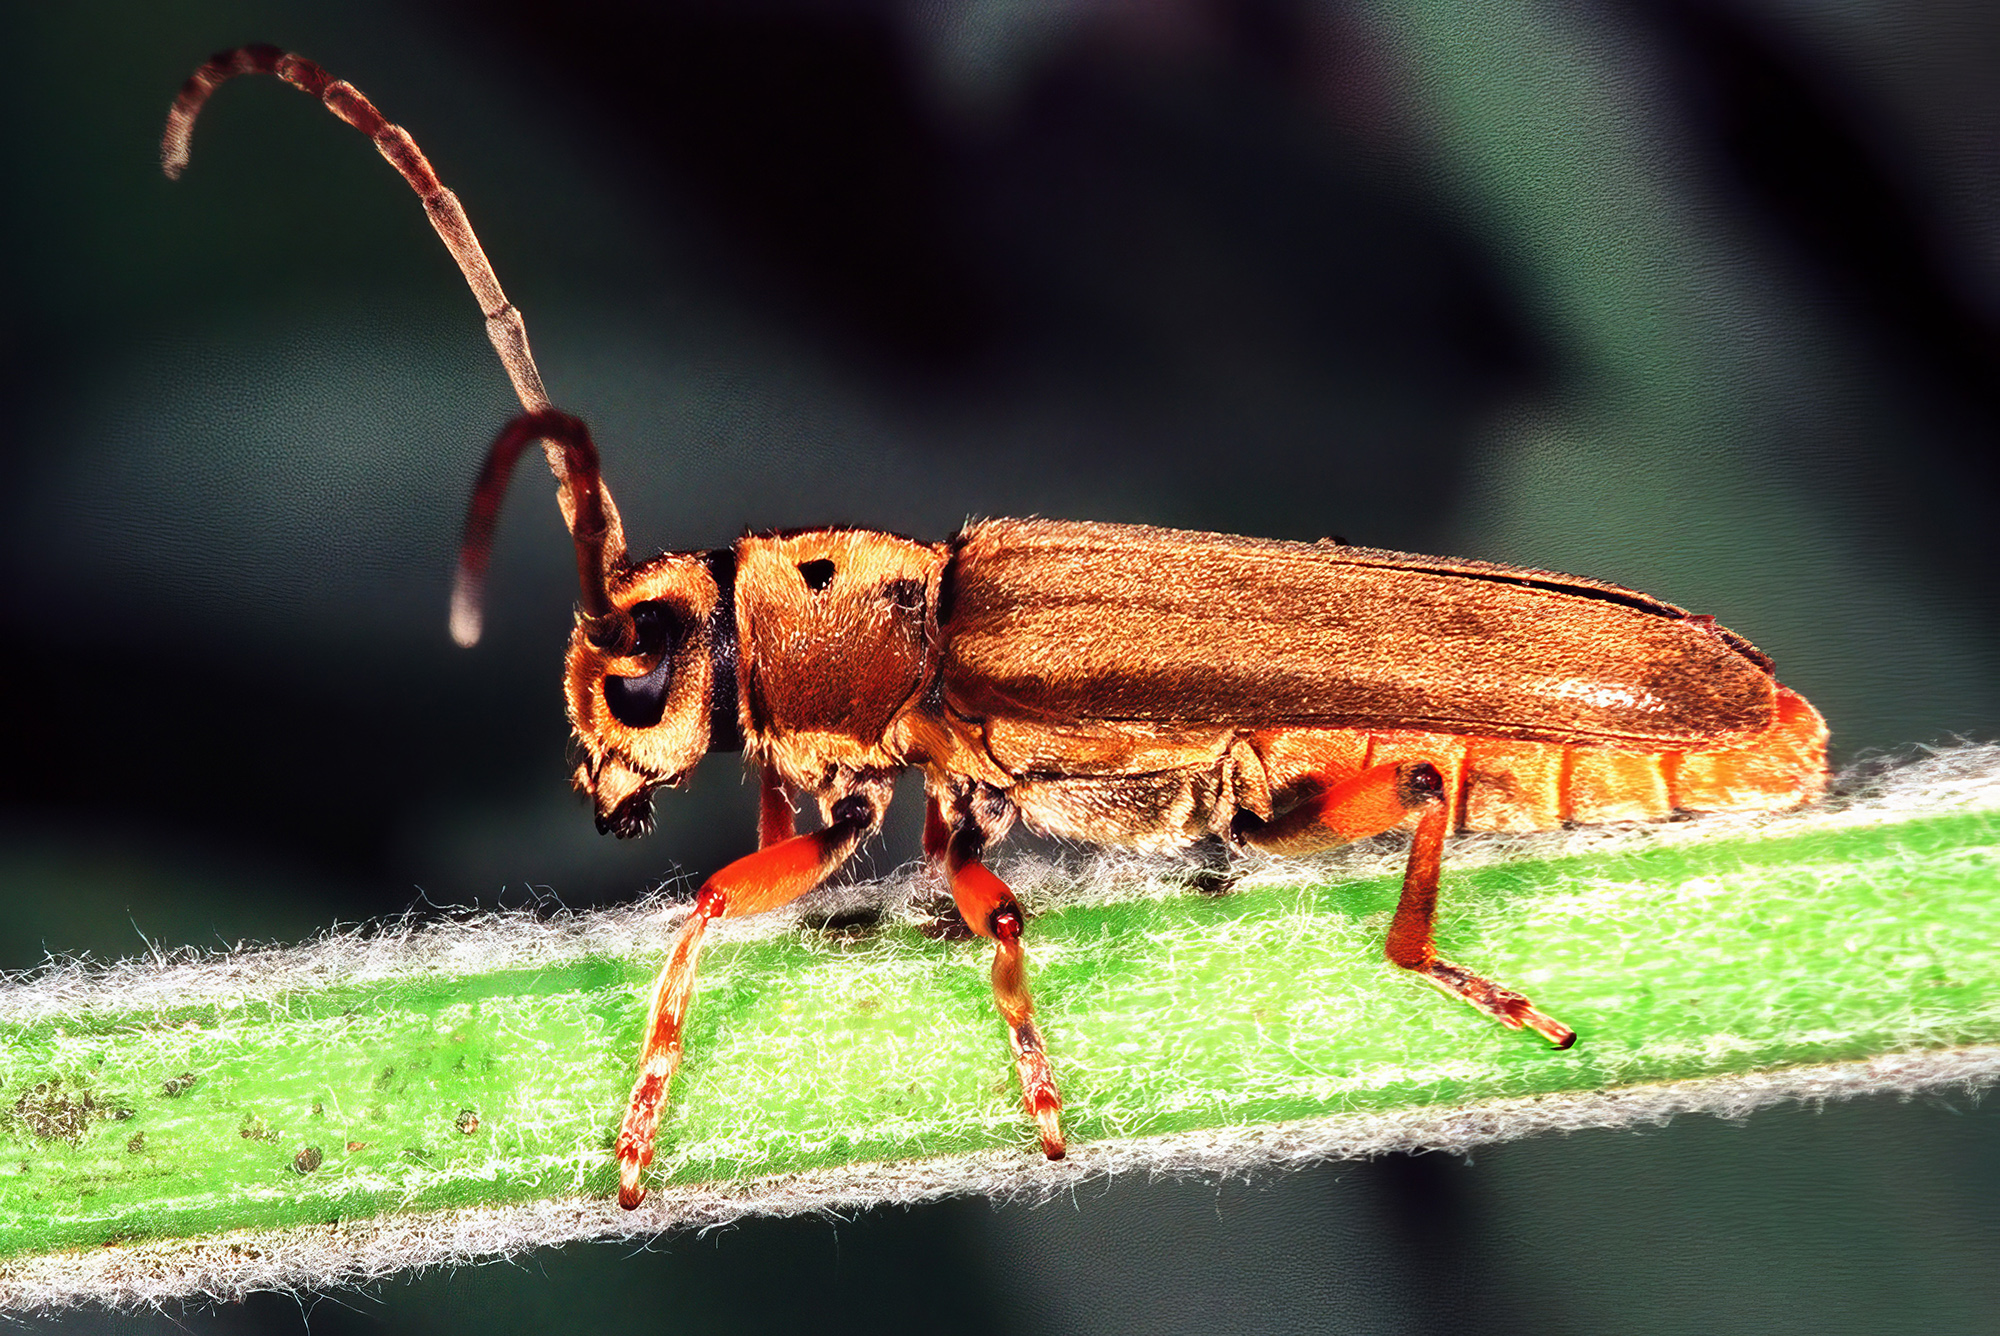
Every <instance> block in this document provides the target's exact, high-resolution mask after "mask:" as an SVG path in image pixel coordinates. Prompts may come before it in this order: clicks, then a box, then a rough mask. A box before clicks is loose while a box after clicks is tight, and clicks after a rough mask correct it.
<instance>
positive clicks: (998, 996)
mask: <svg viewBox="0 0 2000 1336" xmlns="http://www.w3.org/2000/svg"><path fill="white" fill-rule="evenodd" d="M982 842H983V841H982V838H981V836H980V834H979V832H978V831H977V830H976V829H975V828H973V827H971V826H966V827H964V828H962V829H960V830H959V831H958V833H957V834H955V835H953V836H952V837H951V838H950V841H949V843H948V846H947V848H946V850H945V866H946V868H947V871H948V874H949V875H950V877H951V897H952V899H953V900H954V901H956V902H957V904H958V912H959V913H960V914H962V915H964V916H965V923H966V926H967V927H969V928H971V929H972V930H973V931H974V932H975V933H978V934H979V935H980V936H981V937H990V938H992V939H993V1001H994V1002H995V1003H996V1004H997V1005H998V1006H999V1008H1000V1015H1001V1017H1002V1018H1003V1019H1004V1020H1005V1021H1006V1022H1007V1042H1008V1044H1009V1045H1011V1046H1012V1048H1013V1050H1014V1070H1015V1071H1016V1072H1017V1073H1019V1075H1020V1078H1021V1102H1022V1104H1023V1105H1025V1106H1026V1107H1027V1110H1028V1115H1029V1117H1031V1118H1033V1119H1034V1120H1035V1127H1036V1130H1038V1131H1039V1132H1040V1133H1041V1137H1042V1153H1043V1154H1044V1155H1046V1156H1048V1157H1049V1158H1050V1159H1051V1160H1060V1159H1061V1158H1062V1157H1063V1156H1064V1154H1065V1153H1066V1148H1065V1147H1064V1145H1063V1134H1062V1121H1061V1114H1062V1095H1061V1094H1060V1093H1059V1092H1058V1091H1057V1090H1056V1078H1055V1073H1054V1072H1053V1071H1051V1070H1050V1068H1049V1055H1048V1049H1047V1047H1046V1046H1045V1045H1044V1044H1043V1043H1042V1032H1041V1031H1040V1030H1039V1029H1038V1028H1036V1025H1035V1004H1034V1000H1033V999H1032V998H1030V997H1029V996H1028V962H1027V956H1026V954H1025V953H1024V952H1023V951H1022V950H1021V929H1022V926H1023V925H1024V924H1025V923H1026V921H1027V916H1026V915H1024V914H1023V913H1022V912H1021V904H1020V902H1019V901H1018V900H1016V899H1015V898H1014V893H1013V892H1012V891H1010V890H1008V889H1007V883H1005V882H1003V881H1001V880H1000V878H998V877H996V876H994V875H993V873H992V871H991V870H990V869H989V868H987V866H986V865H985V864H984V863H982V862H980V861H979V853H980V846H981V844H982Z"/></svg>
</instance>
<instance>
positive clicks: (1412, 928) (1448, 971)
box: [1386, 797, 1576, 1048]
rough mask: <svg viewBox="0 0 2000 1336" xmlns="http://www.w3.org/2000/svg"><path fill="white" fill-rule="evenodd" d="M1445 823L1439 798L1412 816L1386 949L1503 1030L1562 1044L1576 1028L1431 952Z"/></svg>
mask: <svg viewBox="0 0 2000 1336" xmlns="http://www.w3.org/2000/svg"><path fill="white" fill-rule="evenodd" d="M1450 822H1451V806H1450V804H1448V803H1446V802H1444V801H1443V800H1442V798H1441V797H1440V798H1439V799H1438V800H1437V801H1435V802H1433V803H1432V804H1431V805H1430V806H1429V807H1427V808H1426V809H1425V810H1424V814H1423V816H1421V817H1420V818H1418V820H1417V833H1416V836H1415V838H1414V839H1412V840H1411V842H1410V862H1409V866H1408V868H1406V869H1405V871H1404V873H1403V895H1402V898H1401V899H1400V900H1398V901H1397V902H1396V917H1395V920H1394V921H1393V922H1392V923H1391V924H1390V925H1389V940H1388V942H1387V943H1386V954H1387V955H1388V957H1389V959H1390V960H1391V961H1392V962H1393V963H1395V964H1397V965H1401V966H1402V967H1403V968H1404V969H1406V970H1411V971H1413V972H1415V973H1416V974H1417V975H1418V976H1419V977H1420V978H1422V979H1424V980H1426V981H1427V982H1429V983H1432V984H1435V985H1436V986H1437V987H1438V988H1440V989H1442V990H1443V991H1445V992H1447V993H1449V994H1451V995H1452V996H1453V997H1459V998H1463V999H1465V1001H1467V1002H1470V1003H1471V1004H1472V1005H1473V1006H1474V1007H1476V1008H1478V1009H1479V1010H1480V1011H1483V1012H1485V1013H1486V1014H1487V1015H1489V1016H1491V1017H1493V1019H1495V1020H1497V1021H1499V1022H1500V1023H1501V1024H1502V1025H1504V1026H1506V1027H1507V1028H1508V1029H1510V1030H1518V1029H1521V1028H1522V1027H1523V1026H1526V1027H1527V1028H1528V1029H1530V1030H1533V1031H1534V1032H1535V1033H1536V1034H1538V1035H1540V1036H1541V1037H1542V1038H1544V1039H1546V1040H1548V1041H1549V1042H1550V1043H1551V1044H1554V1045H1555V1046H1556V1047H1557V1048H1568V1047H1569V1046H1570V1045H1571V1044H1574V1043H1575V1042H1576V1031H1574V1030H1572V1029H1570V1028H1569V1027H1568V1026H1567V1025H1564V1024H1563V1023H1562V1022H1561V1021H1558V1020H1556V1019H1555V1018H1554V1017H1552V1016H1549V1015H1546V1014H1544V1013H1543V1012H1541V1011H1539V1010H1537V1009H1536V1007H1535V1004H1534V1003H1532V1002H1530V1001H1529V1000H1528V999H1527V998H1526V997H1525V996H1523V995H1522V994H1520V993H1517V992H1515V991H1514V990H1513V989H1511V988H1507V987H1504V986H1502V985H1500V984H1497V983H1494V982H1493V981H1492V980H1491V979H1483V978H1481V977H1480V976H1479V975H1477V974H1474V973H1473V972H1472V971H1470V970H1468V969H1465V968H1464V967H1462V966H1459V965H1454V964H1452V962H1450V961H1449V960H1446V959H1445V958H1444V957H1443V956H1440V955H1439V954H1438V953H1437V945H1436V943H1435V941H1434V940H1433V938H1432V934H1431V928H1432V924H1433V922H1434V921H1435V919H1436V918H1437V898H1438V863H1439V859H1440V857H1441V855H1442V854H1443V851H1444V837H1445V831H1446V830H1447V829H1448V828H1449V826H1450Z"/></svg>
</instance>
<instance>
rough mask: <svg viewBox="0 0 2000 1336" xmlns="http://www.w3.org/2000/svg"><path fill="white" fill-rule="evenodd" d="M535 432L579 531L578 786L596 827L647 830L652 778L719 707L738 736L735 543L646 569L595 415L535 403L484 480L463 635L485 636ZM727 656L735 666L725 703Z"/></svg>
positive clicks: (573, 697) (686, 765)
mask: <svg viewBox="0 0 2000 1336" xmlns="http://www.w3.org/2000/svg"><path fill="white" fill-rule="evenodd" d="M536 442H543V443H545V444H546V446H547V447H548V456H549V463H550V465H551V466H552V467H553V468H554V469H555V473H556V478H557V481H558V482H559V483H560V484H561V491H560V493H559V494H558V497H557V500H558V502H559V504H560V505H561V507H562V511H563V518H564V519H565V520H566V521H568V523H569V529H570V536H571V538H572V539H573V540H574V541H575V543H576V568H577V577H578V582H579V597H578V600H577V614H576V631H575V633H574V634H573V635H572V636H571V637H570V646H569V657H568V660H567V663H566V669H565V673H564V686H565V691H564V694H565V697H566V699H567V702H568V706H569V720H570V724H571V726H572V727H573V728H574V729H575V730H576V740H577V744H578V746H579V749H580V750H581V751H582V754H583V756H582V760H581V762H580V763H579V764H578V766H577V770H576V786H577V787H578V788H579V789H581V790H582V791H583V792H584V793H586V794H588V795H590V798H591V801H592V802H594V803H595V804H596V805H597V828H598V830H600V831H605V832H609V833H611V834H615V835H618V836H619V837H621V838H630V837H631V836H634V835H643V834H645V833H646V832H647V831H648V830H650V829H651V828H652V824H653V801H652V795H653V790H655V789H657V788H659V787H661V786H662V785H666V784H675V783H678V782H680V780H681V777H682V776H683V775H685V774H686V773H687V771H688V770H689V769H690V768H691V767H692V766H693V765H694V763H695V762H696V761H698V760H700V759H701V757H702V755H703V754H704V753H706V752H707V751H708V749H709V747H710V746H711V743H712V740H711V737H710V731H711V718H712V716H713V717H714V718H718V719H721V720H722V721H723V722H724V726H725V727H727V728H728V730H729V733H730V736H731V737H732V738H733V737H734V732H735V728H734V724H735V718H734V711H735V700H736V696H735V686H736V683H735V666H734V665H735V650H736V645H735V616H734V612H735V609H734V603H733V595H732V594H730V593H725V592H724V591H725V587H726V586H729V585H733V579H732V578H731V577H729V576H727V575H725V576H724V577H723V578H722V579H721V580H718V578H717V574H716V572H717V570H721V569H730V570H733V567H730V566H728V563H730V562H733V560H734V558H733V554H731V553H729V552H727V551H725V552H721V553H709V554H702V553H691V552H677V553H676V552H670V553H667V554H665V555H663V556H658V557H655V558H653V560H651V561H649V562H647V563H646V564H645V565H643V566H639V567H636V568H635V567H634V566H633V565H632V564H631V562H630V561H629V560H627V558H626V555H625V537H624V531H623V529H622V528H621V526H620V525H619V522H618V511H617V508H616V507H615V506H613V505H612V503H611V497H610V495H609V494H608V493H607V492H606V491H605V488H604V484H603V480H602V479H601V478H600V477H599V476H598V463H597V447H596V446H595V445H594V444H593V443H592V442H591V439H590V430H589V428H587V427H585V426H584V425H583V423H582V422H581V421H579V420H578V419H576V418H573V417H571V416H569V415H568V414H567V413H558V412H554V411H552V410H546V409H545V410H542V411H540V412H534V413H527V414H524V415H523V416H521V417H518V418H515V419H514V420H513V421H512V422H510V423H508V424H507V426H506V428H505V429H504V430H503V431H502V432H501V433H500V436H499V438H498V439H497V440H495V441H494V442H493V448H492V449H491V450H490V451H489V452H488V453H487V457H486V466H485V468H484V470H482V471H481V473H480V476H479V483H478V485H477V487H476V488H475V489H474V490H473V494H472V507H471V512H470V514H469V515H468V516H467V518H466V523H465V542H464V544H463V546H462V547H461V548H460V549H459V559H458V583H457V586H456V587H455V588H454V589H453V591H452V613H451V630H452V635H453V637H454V638H455V639H457V641H458V642H459V643H460V644H461V645H472V644H474V643H476V642H477V641H478V639H479V632H480V625H481V612H480V602H481V597H482V594H483V591H484V587H485V581H486V566H487V560H488V558H489V556H490V555H491V552H492V548H493V528H494V522H495V520H496V519H497V518H498V516H499V513H500V502H501V499H502V498H503V497H504V496H505V494H506V491H507V479H508V477H509V476H510V475H511V474H512V473H513V469H514V464H515V461H517V460H518V459H519V458H520V457H521V453H522V452H523V451H524V450H526V449H527V447H528V446H530V445H532V444H535V443H536ZM718 560H719V561H720V562H722V563H723V564H722V565H720V566H718V564H717V562H718ZM718 653H719V655H720V657H718ZM718 664H721V665H723V666H724V667H725V668H726V669H727V671H728V676H729V680H728V682H727V683H726V687H727V690H726V692H725V693H724V699H723V700H722V702H721V704H720V705H719V706H718V705H717V704H716V695H717V690H716V689H717V681H716V675H717V671H718Z"/></svg>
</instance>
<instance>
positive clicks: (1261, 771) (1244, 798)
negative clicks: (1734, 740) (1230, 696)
mask: <svg viewBox="0 0 2000 1336" xmlns="http://www.w3.org/2000/svg"><path fill="white" fill-rule="evenodd" d="M1776 705H1777V711H1776V719H1775V720H1774V722H1773V726H1772V727H1771V728H1770V729H1769V730H1768V731H1767V732H1765V733H1764V734H1763V735H1761V736H1760V737H1758V738H1756V739H1755V740H1754V741H1752V742H1751V743H1750V744H1749V745H1748V746H1744V747H1737V748H1732V749H1728V750H1720V751H1691V752H1672V751H1665V752H1632V751H1617V750H1612V749H1610V748H1606V747H1586V746H1571V745H1564V744H1559V743H1543V742H1515V741H1508V740H1502V739H1493V738H1465V737H1456V736H1452V735H1449V734H1441V733H1418V732H1379V733H1366V732H1359V731H1350V730H1338V729H1296V728H1294V729H1271V730H1264V731H1259V732H1253V733H1249V734H1237V735H1233V736H1227V737H1217V738H1216V739H1214V741H1213V742H1212V743H1211V744H1210V745H1209V746H1207V747H1205V748H1203V751H1204V752H1205V753H1206V754H1205V755H1203V756H1201V758H1200V760H1199V761H1195V758H1193V757H1188V756H1185V754H1183V757H1182V759H1184V760H1185V761H1189V762H1193V763H1191V764H1182V765H1168V766H1163V767H1161V768H1157V769H1154V768H1150V767H1148V768H1143V769H1141V768H1136V767H1135V768H1133V769H1125V770H1122V771H1120V772H1116V773H1105V772H1104V771H1103V770H1100V771H1098V772H1097V773H1084V774H1077V773H1075V772H1074V771H1071V772H1070V773H1062V772H1060V771H1056V770H1054V769H1053V767H1052V768H1050V769H1042V770H1039V771H1034V770H1031V771H1029V772H1027V773H1024V774H1020V775H1019V776H1018V778H1017V779H1016V782H1015V783H1014V784H1012V785H1011V786H1009V787H1008V788H1007V789H1006V794H1007V797H1008V798H1009V799H1010V800H1012V801H1013V803H1014V804H1015V805H1016V807H1017V808H1018V809H1019V811H1020V813H1021V816H1022V818H1023V819H1024V820H1025V821H1026V822H1027V823H1028V824H1029V825H1030V826H1032V827H1034V828H1035V829H1038V830H1040V831H1042V832H1044V833H1046V834H1051V835H1056V836H1059V837H1062V838H1067V839H1076V840H1084V841H1088V842H1091V843H1097V844H1123V845H1134V846H1137V847H1140V848H1146V849H1154V850H1158V851H1162V852H1165V851H1170V850H1174V849H1179V848H1185V847H1186V846H1187V845H1189V844H1191V843H1194V842H1195V841H1197V840H1201V839H1204V838H1207V837H1210V836H1218V835H1219V836H1222V837H1224V838H1236V839H1239V840H1240V838H1241V835H1242V832H1243V831H1244V829H1245V827H1246V824H1247V825H1249V826H1253V827H1254V826H1258V825H1261V824H1262V823H1269V822H1272V821H1273V820H1275V819H1279V818H1282V817H1283V816H1284V815H1285V814H1286V812H1288V811H1290V810H1292V809H1294V808H1296V807H1297V806H1299V805H1300V804H1301V803H1304V802H1306V801H1308V800H1310V799H1312V798H1313V797H1315V796H1316V795H1318V794H1320V793H1323V792H1324V791H1325V790H1326V789H1327V788H1330V787H1331V786H1333V785H1336V784H1339V783H1341V782H1343V781H1344V780H1347V779H1351V778H1352V777H1354V776H1356V775H1358V774H1360V773H1361V772H1362V771H1363V770H1368V769H1371V768H1373V767H1377V766H1381V765H1385V764H1401V763H1405V762H1411V763H1414V762H1427V763H1429V764H1431V765H1434V766H1436V767H1437V768H1438V770H1439V772H1440V773H1441V774H1442V775H1443V777H1444V784H1445V789H1444V791H1445V793H1446V794H1448V795H1450V796H1451V801H1452V803H1453V812H1452V824H1453V827H1454V828H1455V829H1458V830H1461V831H1535V830H1552V829H1556V828H1559V827H1561V826H1564V825H1566V824H1592V823H1599V822H1611V821H1658V820H1661V819H1664V818H1666V817H1668V816H1671V815H1673V814H1674V813H1675V812H1742V811H1779V810H1783V809H1785V808H1789V807H1795V806H1797V805H1799V804H1800V803H1804V802H1808V801H1810V800H1812V799H1813V798H1816V797H1818V796H1819V794H1820V793H1821V791H1822V790H1823V789H1824V788H1825V786H1826V736H1827V730H1826V724H1825V722H1824V721H1823V720H1822V719H1821V718H1820V716H1819V714H1818V712H1817V711H1815V710H1814V709H1813V708H1812V706H1811V705H1809V704H1807V703H1806V701H1805V700H1804V699H1803V698H1801V697H1800V696H1798V695H1797V694H1796V693H1794V692H1791V691H1789V690H1786V689H1785V688H1783V687H1780V688H1778V690H1777V699H1776ZM1107 769H1111V767H1107ZM1337 842H1338V840H1337V838H1332V837H1329V838H1325V839H1317V840H1315V839H1312V838H1310V837H1305V838H1301V839H1295V840H1287V841H1286V842H1285V847H1284V849H1283V850H1282V851H1283V852H1288V853H1289V852H1303V851H1304V850H1305V849H1306V848H1312V847H1323V846H1325V845H1329V844H1333V843H1337ZM1266 847H1269V846H1266Z"/></svg>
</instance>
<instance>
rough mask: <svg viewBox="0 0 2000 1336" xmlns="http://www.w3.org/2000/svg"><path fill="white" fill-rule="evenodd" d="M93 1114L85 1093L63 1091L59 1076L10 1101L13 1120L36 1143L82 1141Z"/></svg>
mask: <svg viewBox="0 0 2000 1336" xmlns="http://www.w3.org/2000/svg"><path fill="white" fill-rule="evenodd" d="M96 1112H97V1105H96V1102H95V1101H93V1100H92V1099H91V1097H90V1092H89V1091H88V1090H75V1089H68V1088H65V1087H64V1085H63V1082H62V1078H61V1077H60V1076H55V1077H51V1078H49V1079H48V1080H46V1081H43V1082H41V1083H40V1084H38V1085H33V1086H30V1087H29V1088H28V1089H26V1090H24V1091H22V1092H21V1097H20V1098H19V1099H17V1100H15V1101H14V1117H16V1118H17V1119H19V1120H20V1121H21V1123H22V1125H23V1126H25V1127H26V1128H27V1129H28V1131H29V1133H30V1134H32V1135H33V1136H34V1138H35V1139H36V1140H37V1141H67V1142H69V1143H70V1144H71V1145H75V1144H76V1143H77V1142H79V1141H81V1140H83V1134H84V1132H85V1131H86V1130H88V1128H89V1127H90V1120H91V1118H92V1116H93V1115H94V1114H95V1113H96Z"/></svg>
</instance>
